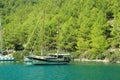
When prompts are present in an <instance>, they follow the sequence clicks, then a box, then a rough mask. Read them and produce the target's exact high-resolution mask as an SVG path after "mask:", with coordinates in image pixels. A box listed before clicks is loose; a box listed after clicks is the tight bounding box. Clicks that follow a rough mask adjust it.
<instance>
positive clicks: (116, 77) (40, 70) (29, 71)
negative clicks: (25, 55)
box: [0, 63, 120, 80]
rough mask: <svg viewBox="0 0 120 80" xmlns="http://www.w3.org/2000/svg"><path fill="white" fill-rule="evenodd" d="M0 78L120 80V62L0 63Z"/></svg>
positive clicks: (11, 79) (26, 79) (17, 79)
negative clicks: (66, 63)
mask: <svg viewBox="0 0 120 80" xmlns="http://www.w3.org/2000/svg"><path fill="white" fill-rule="evenodd" d="M0 80H120V64H103V63H72V64H69V65H39V66H38V65H26V64H18V63H17V64H16V63H0Z"/></svg>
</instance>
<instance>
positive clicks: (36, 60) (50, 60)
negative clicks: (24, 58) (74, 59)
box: [28, 53, 71, 64]
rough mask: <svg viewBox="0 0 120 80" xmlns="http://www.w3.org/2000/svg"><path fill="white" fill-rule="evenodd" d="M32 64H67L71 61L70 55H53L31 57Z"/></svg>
mask: <svg viewBox="0 0 120 80" xmlns="http://www.w3.org/2000/svg"><path fill="white" fill-rule="evenodd" d="M28 59H30V60H32V64H67V63H69V62H70V61H71V56H70V54H58V53H56V54H51V55H48V56H29V57H28Z"/></svg>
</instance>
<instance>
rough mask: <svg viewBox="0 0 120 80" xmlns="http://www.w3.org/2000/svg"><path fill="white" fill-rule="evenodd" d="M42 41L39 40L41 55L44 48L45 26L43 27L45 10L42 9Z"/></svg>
mask: <svg viewBox="0 0 120 80" xmlns="http://www.w3.org/2000/svg"><path fill="white" fill-rule="evenodd" d="M42 19H43V21H42V29H41V30H42V42H41V56H42V55H43V52H44V48H45V41H44V40H45V39H44V38H45V28H44V19H45V10H44V9H43V16H42Z"/></svg>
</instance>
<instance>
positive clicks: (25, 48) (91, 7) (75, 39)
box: [0, 0, 120, 63]
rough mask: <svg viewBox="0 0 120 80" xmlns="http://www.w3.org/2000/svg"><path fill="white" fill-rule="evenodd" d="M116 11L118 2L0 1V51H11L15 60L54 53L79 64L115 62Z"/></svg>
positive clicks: (119, 49)
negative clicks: (63, 54)
mask: <svg viewBox="0 0 120 80" xmlns="http://www.w3.org/2000/svg"><path fill="white" fill-rule="evenodd" d="M119 8H120V0H2V1H1V3H0V10H1V12H0V19H1V22H0V28H1V29H0V35H1V36H2V39H0V40H1V42H2V44H1V45H0V49H1V50H0V51H2V50H3V51H4V50H11V49H12V50H14V51H15V54H13V56H14V57H15V59H16V60H18V61H19V60H22V59H24V56H27V55H29V54H30V53H29V52H32V54H33V55H40V51H41V52H45V51H48V52H49V51H53V52H55V51H56V50H58V51H59V52H61V51H63V52H68V53H70V54H71V55H72V57H73V58H75V59H81V61H96V62H107V60H108V61H109V62H111V63H119V61H120V9H119ZM37 51H38V52H37Z"/></svg>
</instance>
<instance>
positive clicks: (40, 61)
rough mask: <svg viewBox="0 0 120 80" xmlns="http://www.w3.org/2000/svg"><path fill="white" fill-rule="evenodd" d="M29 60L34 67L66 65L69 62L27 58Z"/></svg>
mask: <svg viewBox="0 0 120 80" xmlns="http://www.w3.org/2000/svg"><path fill="white" fill-rule="evenodd" d="M29 59H31V60H32V64H34V65H57V64H68V63H69V61H64V60H58V59H55V60H47V59H41V58H34V57H29Z"/></svg>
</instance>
